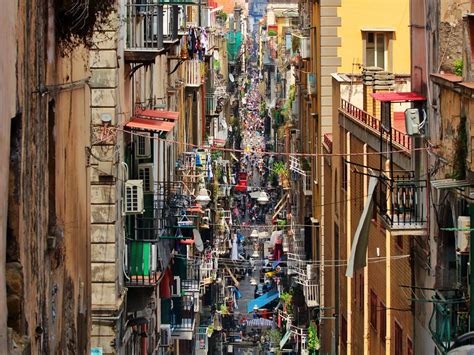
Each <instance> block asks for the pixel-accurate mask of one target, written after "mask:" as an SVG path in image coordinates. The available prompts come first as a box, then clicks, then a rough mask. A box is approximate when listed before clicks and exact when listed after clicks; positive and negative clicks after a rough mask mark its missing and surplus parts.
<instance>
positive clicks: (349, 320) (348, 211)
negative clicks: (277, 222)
mask: <svg viewBox="0 0 474 355" xmlns="http://www.w3.org/2000/svg"><path fill="white" fill-rule="evenodd" d="M346 154H347V155H346V160H347V164H346V166H343V169H346V196H347V202H346V231H347V232H346V246H347V248H346V249H347V250H346V253H347V255H346V257H347V262H349V256H350V255H351V239H352V209H351V207H352V206H351V203H350V202H349V201H350V199H351V170H350V161H351V155H350V154H351V133H350V132H347V133H346ZM346 280H347V327H346V328H347V346H346V349H347V352H346V353H347V355H351V354H352V278H350V277H347V278H346Z"/></svg>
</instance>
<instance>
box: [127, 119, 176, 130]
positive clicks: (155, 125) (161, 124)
mask: <svg viewBox="0 0 474 355" xmlns="http://www.w3.org/2000/svg"><path fill="white" fill-rule="evenodd" d="M174 125H175V122H168V121H158V120H155V119H148V118H139V117H133V118H132V119H131V120H130V122H128V123H127V124H126V125H125V127H129V128H135V129H142V130H145V131H153V132H169V131H171V130H172V129H173V127H174Z"/></svg>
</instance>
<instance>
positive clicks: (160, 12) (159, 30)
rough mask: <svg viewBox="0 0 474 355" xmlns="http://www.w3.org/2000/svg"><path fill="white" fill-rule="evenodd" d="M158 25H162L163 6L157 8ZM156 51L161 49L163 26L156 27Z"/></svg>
mask: <svg viewBox="0 0 474 355" xmlns="http://www.w3.org/2000/svg"><path fill="white" fill-rule="evenodd" d="M158 23H163V5H159V6H158ZM156 36H157V45H158V49H162V48H163V26H158V28H157V31H156Z"/></svg>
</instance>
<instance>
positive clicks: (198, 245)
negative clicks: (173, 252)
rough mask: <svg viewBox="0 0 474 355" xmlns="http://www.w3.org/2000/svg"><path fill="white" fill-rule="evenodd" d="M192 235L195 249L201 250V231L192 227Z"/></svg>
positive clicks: (202, 245) (202, 247)
mask: <svg viewBox="0 0 474 355" xmlns="http://www.w3.org/2000/svg"><path fill="white" fill-rule="evenodd" d="M193 237H194V243H196V249H197V251H198V252H202V251H203V250H204V243H203V242H202V238H201V233H199V231H198V230H197V229H193Z"/></svg>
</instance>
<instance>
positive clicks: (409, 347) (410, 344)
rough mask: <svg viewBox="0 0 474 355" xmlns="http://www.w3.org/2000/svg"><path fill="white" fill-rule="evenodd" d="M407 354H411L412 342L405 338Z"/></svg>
mask: <svg viewBox="0 0 474 355" xmlns="http://www.w3.org/2000/svg"><path fill="white" fill-rule="evenodd" d="M407 355H413V342H412V341H411V339H410V338H407Z"/></svg>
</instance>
